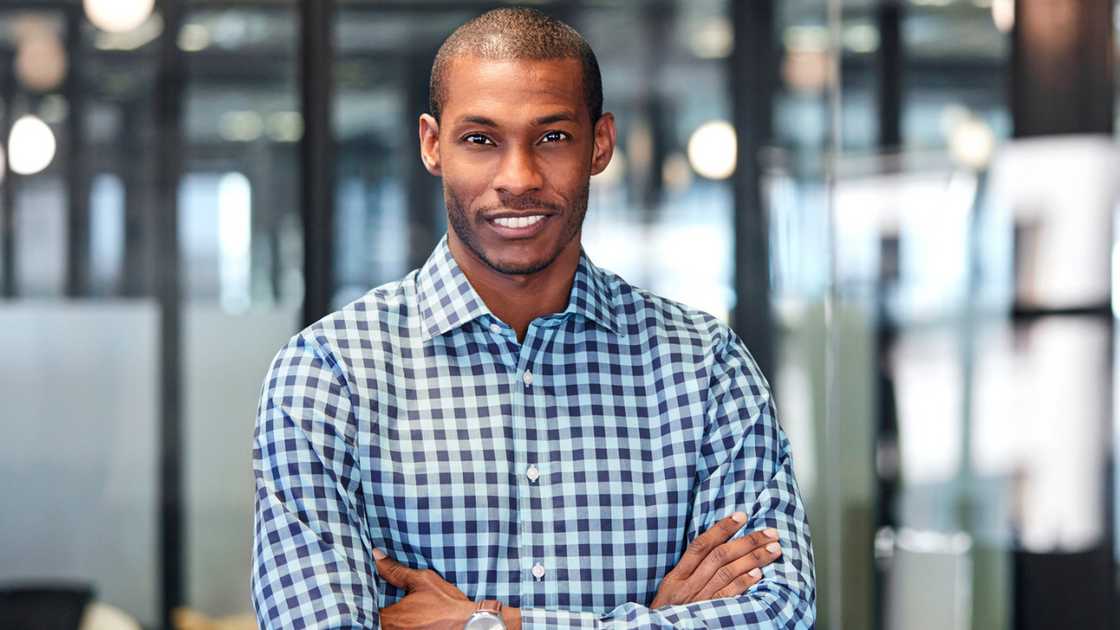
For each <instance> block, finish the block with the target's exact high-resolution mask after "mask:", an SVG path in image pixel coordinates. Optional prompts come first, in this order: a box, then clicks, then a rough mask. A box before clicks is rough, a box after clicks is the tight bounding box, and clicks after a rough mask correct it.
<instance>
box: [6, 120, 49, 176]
mask: <svg viewBox="0 0 1120 630" xmlns="http://www.w3.org/2000/svg"><path fill="white" fill-rule="evenodd" d="M54 151H55V140H54V132H52V131H51V128H50V127H48V126H47V123H45V122H43V121H42V120H40V119H39V118H37V117H35V116H22V117H20V119H19V120H17V121H16V123H15V124H14V125H12V132H11V134H9V135H8V160H9V161H10V164H11V167H12V172H13V173H19V174H20V175H34V174H35V173H38V172H39V171H41V170H43V169H45V168H47V166H48V165H50V163H51V160H53V159H54Z"/></svg>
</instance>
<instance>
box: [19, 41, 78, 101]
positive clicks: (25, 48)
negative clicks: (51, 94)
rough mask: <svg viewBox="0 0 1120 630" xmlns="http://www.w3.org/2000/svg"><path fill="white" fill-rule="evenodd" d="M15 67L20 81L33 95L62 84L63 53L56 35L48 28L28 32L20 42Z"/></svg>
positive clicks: (64, 56) (64, 74)
mask: <svg viewBox="0 0 1120 630" xmlns="http://www.w3.org/2000/svg"><path fill="white" fill-rule="evenodd" d="M15 68H16V76H18V77H19V80H20V82H21V83H23V84H24V85H25V86H27V87H28V88H29V89H31V90H34V91H36V92H48V91H50V90H53V89H55V88H57V87H58V86H59V85H61V84H62V81H63V79H65V78H66V50H65V49H63V47H62V41H60V40H59V37H58V34H57V33H56V32H54V31H53V30H51V29H48V28H36V29H34V30H28V31H27V33H26V35H25V36H24V37H22V38H21V39H20V40H19V44H18V48H17V50H16V59H15Z"/></svg>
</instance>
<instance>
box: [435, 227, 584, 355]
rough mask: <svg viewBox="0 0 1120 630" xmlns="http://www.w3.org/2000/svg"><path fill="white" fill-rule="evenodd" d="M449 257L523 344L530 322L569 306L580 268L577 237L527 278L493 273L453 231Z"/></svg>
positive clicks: (493, 311) (527, 275) (449, 242)
mask: <svg viewBox="0 0 1120 630" xmlns="http://www.w3.org/2000/svg"><path fill="white" fill-rule="evenodd" d="M447 244H448V247H449V249H450V250H451V255H452V256H453V257H454V258H455V262H456V263H458V265H459V268H460V269H462V271H463V274H464V275H465V276H466V277H467V280H468V281H469V282H470V283H471V286H472V287H474V290H475V292H476V293H478V296H479V297H480V298H482V301H483V302H485V303H486V307H487V308H489V309H490V312H491V313H493V314H494V316H495V317H497V318H498V319H500V320H502V321H503V322H505V323H507V324H509V325H510V326H512V327H513V329H514V330H515V331H516V332H517V340H518V341H519V342H520V341H523V340H524V339H525V333H526V332H527V331H528V330H529V323H530V322H532V321H533V320H534V319H536V318H538V317H541V316H543V315H551V314H553V313H559V312H561V311H563V310H564V309H565V308H567V306H568V298H569V297H570V295H571V292H572V282H574V280H575V274H576V267H578V266H579V256H580V240H579V236H578V235H577V236H576V238H573V239H572V241H571V242H570V243H568V245H567V246H566V247H565V248H564V250H563V251H562V252H560V255H559V256H557V257H556V260H554V261H552V264H550V265H549V266H548V267H546V268H544V269H542V270H540V271H538V272H536V273H533V274H526V275H511V274H504V273H501V272H499V271H496V270H494V269H493V268H492V267H491V266H490V265H488V264H486V263H485V262H483V261H482V259H481V258H479V257H478V256H477V255H476V254H475V253H474V252H473V251H471V249H470V248H469V247H466V246H465V245H463V244H462V243H461V242H460V241H459V239H458V237H456V236H455V233H454V230H450V231H448V237H447Z"/></svg>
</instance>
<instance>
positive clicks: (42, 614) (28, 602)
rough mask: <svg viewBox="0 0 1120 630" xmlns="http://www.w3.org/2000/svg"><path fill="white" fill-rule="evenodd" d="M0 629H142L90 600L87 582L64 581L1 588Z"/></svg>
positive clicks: (127, 617) (123, 615) (125, 616)
mask: <svg viewBox="0 0 1120 630" xmlns="http://www.w3.org/2000/svg"><path fill="white" fill-rule="evenodd" d="M0 628H3V629H4V630H9V629H10V630H25V629H27V630H141V627H140V624H139V623H138V622H137V621H136V620H135V619H133V618H132V617H131V616H130V615H129V614H128V613H126V612H124V611H122V610H120V609H119V608H115V607H113V606H110V605H108V604H105V603H102V602H97V601H93V587H92V586H90V585H89V584H81V583H65V582H60V583H54V584H24V585H18V586H5V587H0Z"/></svg>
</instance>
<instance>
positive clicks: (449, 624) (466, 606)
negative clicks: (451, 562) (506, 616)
mask: <svg viewBox="0 0 1120 630" xmlns="http://www.w3.org/2000/svg"><path fill="white" fill-rule="evenodd" d="M373 557H374V560H375V561H376V566H377V575H378V576H380V577H381V579H383V580H385V581H386V582H388V583H390V584H392V585H393V586H396V587H398V588H403V589H405V590H406V591H408V594H407V595H405V596H404V597H403V598H402V599H401V601H399V602H397V603H395V604H393V605H392V606H386V607H385V608H382V609H381V627H382V628H383V629H384V630H398V629H401V630H404V629H414V628H415V629H426V630H462V627H463V625H464V624H465V623H467V619H468V618H470V616H471V614H472V613H473V612H474V611H475V609H476V608H477V606H476V605H475V603H474V602H472V601H471V600H470V599H468V598H467V596H466V595H464V594H463V591H460V590H459V589H457V588H455V586H454V585H452V584H451V583H450V582H448V581H446V580H444V579H443V578H442V577H440V575H439V573H436V572H435V571H433V570H431V569H412V568H409V567H406V566H404V565H403V564H401V563H399V562H397V561H396V560H393V559H392V558H390V557H388V556H386V555H385V554H384V553H383V552H382V551H381V550H380V549H378V550H375V551H374V552H373Z"/></svg>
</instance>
